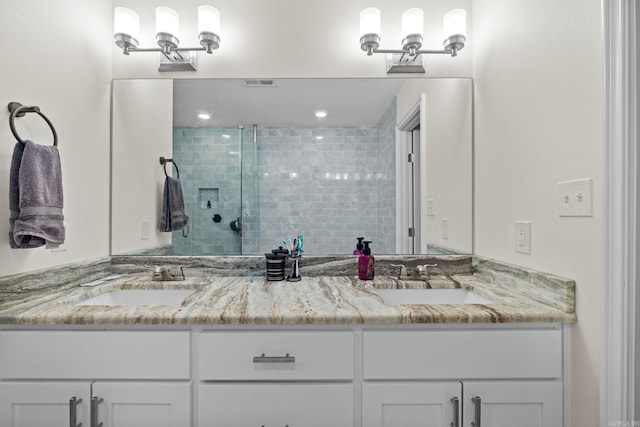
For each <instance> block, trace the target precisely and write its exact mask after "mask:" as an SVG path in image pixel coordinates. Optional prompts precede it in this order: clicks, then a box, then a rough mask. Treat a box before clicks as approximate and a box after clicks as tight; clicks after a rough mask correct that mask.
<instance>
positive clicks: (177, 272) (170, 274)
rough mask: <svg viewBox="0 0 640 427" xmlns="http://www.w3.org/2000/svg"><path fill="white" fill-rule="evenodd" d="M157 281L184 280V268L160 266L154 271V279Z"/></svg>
mask: <svg viewBox="0 0 640 427" xmlns="http://www.w3.org/2000/svg"><path fill="white" fill-rule="evenodd" d="M151 279H152V280H155V281H172V280H184V279H185V277H184V271H183V270H182V267H168V266H158V267H156V268H155V269H154V270H153V277H152V278H151Z"/></svg>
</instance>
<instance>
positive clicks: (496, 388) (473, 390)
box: [463, 381, 563, 427]
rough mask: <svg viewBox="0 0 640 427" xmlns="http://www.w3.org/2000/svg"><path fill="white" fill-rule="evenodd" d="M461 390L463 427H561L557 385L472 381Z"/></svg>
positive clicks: (548, 383)
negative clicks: (462, 393)
mask: <svg viewBox="0 0 640 427" xmlns="http://www.w3.org/2000/svg"><path fill="white" fill-rule="evenodd" d="M463 389H464V403H463V405H464V426H465V427H468V426H472V425H474V426H475V427H513V426H518V427H558V426H562V422H563V420H562V383H561V382H560V381H522V382H506V381H505V382H475V381H474V382H465V383H464V384H463ZM478 417H479V419H480V424H478V422H477V418H478ZM472 423H475V424H472Z"/></svg>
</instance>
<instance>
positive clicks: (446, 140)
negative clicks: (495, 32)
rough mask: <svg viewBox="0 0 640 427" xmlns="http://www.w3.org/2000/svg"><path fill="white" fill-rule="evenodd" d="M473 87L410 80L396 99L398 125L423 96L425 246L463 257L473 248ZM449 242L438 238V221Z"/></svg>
mask: <svg viewBox="0 0 640 427" xmlns="http://www.w3.org/2000/svg"><path fill="white" fill-rule="evenodd" d="M472 91H473V84H472V80H471V79H446V78H442V79H429V80H425V79H413V80H408V81H407V82H406V83H405V84H404V85H403V86H402V88H401V89H400V91H399V92H398V96H397V98H396V99H397V108H398V110H397V111H398V114H397V117H398V122H400V121H401V120H403V118H404V117H405V116H406V114H407V112H408V111H409V110H410V109H411V108H412V107H413V106H414V105H415V104H416V103H417V102H418V100H419V99H420V95H421V94H422V93H425V94H426V110H427V114H426V118H427V123H426V126H424V127H423V128H422V129H421V132H426V135H425V136H426V141H427V144H426V146H427V152H426V159H427V168H426V169H427V170H426V183H427V186H426V196H425V197H426V198H427V199H432V200H433V202H434V216H426V213H423V215H425V216H424V217H425V218H426V220H427V239H428V240H427V242H428V243H429V244H436V245H440V246H444V247H447V248H451V249H456V250H458V251H461V252H463V253H471V252H472V250H473V247H472V233H473V231H472V225H473V214H472V209H473V207H472V198H473V192H472V191H473V185H472V173H473V159H472V157H473V146H472V144H473V135H472V132H473V107H472V104H473V93H472ZM443 218H447V219H448V221H449V237H448V238H447V239H443V238H442V224H441V222H442V219H443Z"/></svg>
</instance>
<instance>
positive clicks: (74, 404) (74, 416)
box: [69, 396, 82, 427]
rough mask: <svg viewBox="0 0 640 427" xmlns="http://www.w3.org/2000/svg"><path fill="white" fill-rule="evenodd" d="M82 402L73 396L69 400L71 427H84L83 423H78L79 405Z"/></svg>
mask: <svg viewBox="0 0 640 427" xmlns="http://www.w3.org/2000/svg"><path fill="white" fill-rule="evenodd" d="M80 402H82V398H77V397H75V396H73V397H72V398H71V399H69V427H82V423H78V413H77V408H78V405H79V404H80Z"/></svg>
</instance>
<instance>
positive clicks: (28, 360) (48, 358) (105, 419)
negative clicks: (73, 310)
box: [0, 330, 191, 427]
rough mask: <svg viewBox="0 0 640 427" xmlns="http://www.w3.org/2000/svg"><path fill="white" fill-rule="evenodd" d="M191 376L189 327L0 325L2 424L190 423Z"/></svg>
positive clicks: (174, 426) (177, 426) (171, 426)
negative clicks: (60, 328)
mask: <svg viewBox="0 0 640 427" xmlns="http://www.w3.org/2000/svg"><path fill="white" fill-rule="evenodd" d="M190 375H191V374H190V332H188V331H179V332H176V331H52V330H48V331H44V330H43V331H6V330H5V331H0V378H1V379H2V381H1V382H0V425H1V426H3V427H4V426H7V427H42V426H45V425H46V426H47V427H50V426H65V427H68V426H72V427H73V426H77V425H79V424H80V423H82V425H83V426H84V427H96V426H98V425H99V424H100V423H102V425H103V426H104V427H116V426H117V427H128V426H131V427H133V426H136V427H147V426H148V427H152V426H153V427H157V426H163V427H164V426H166V427H183V426H189V425H190V424H191V382H190ZM73 399H75V401H74V400H73Z"/></svg>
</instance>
